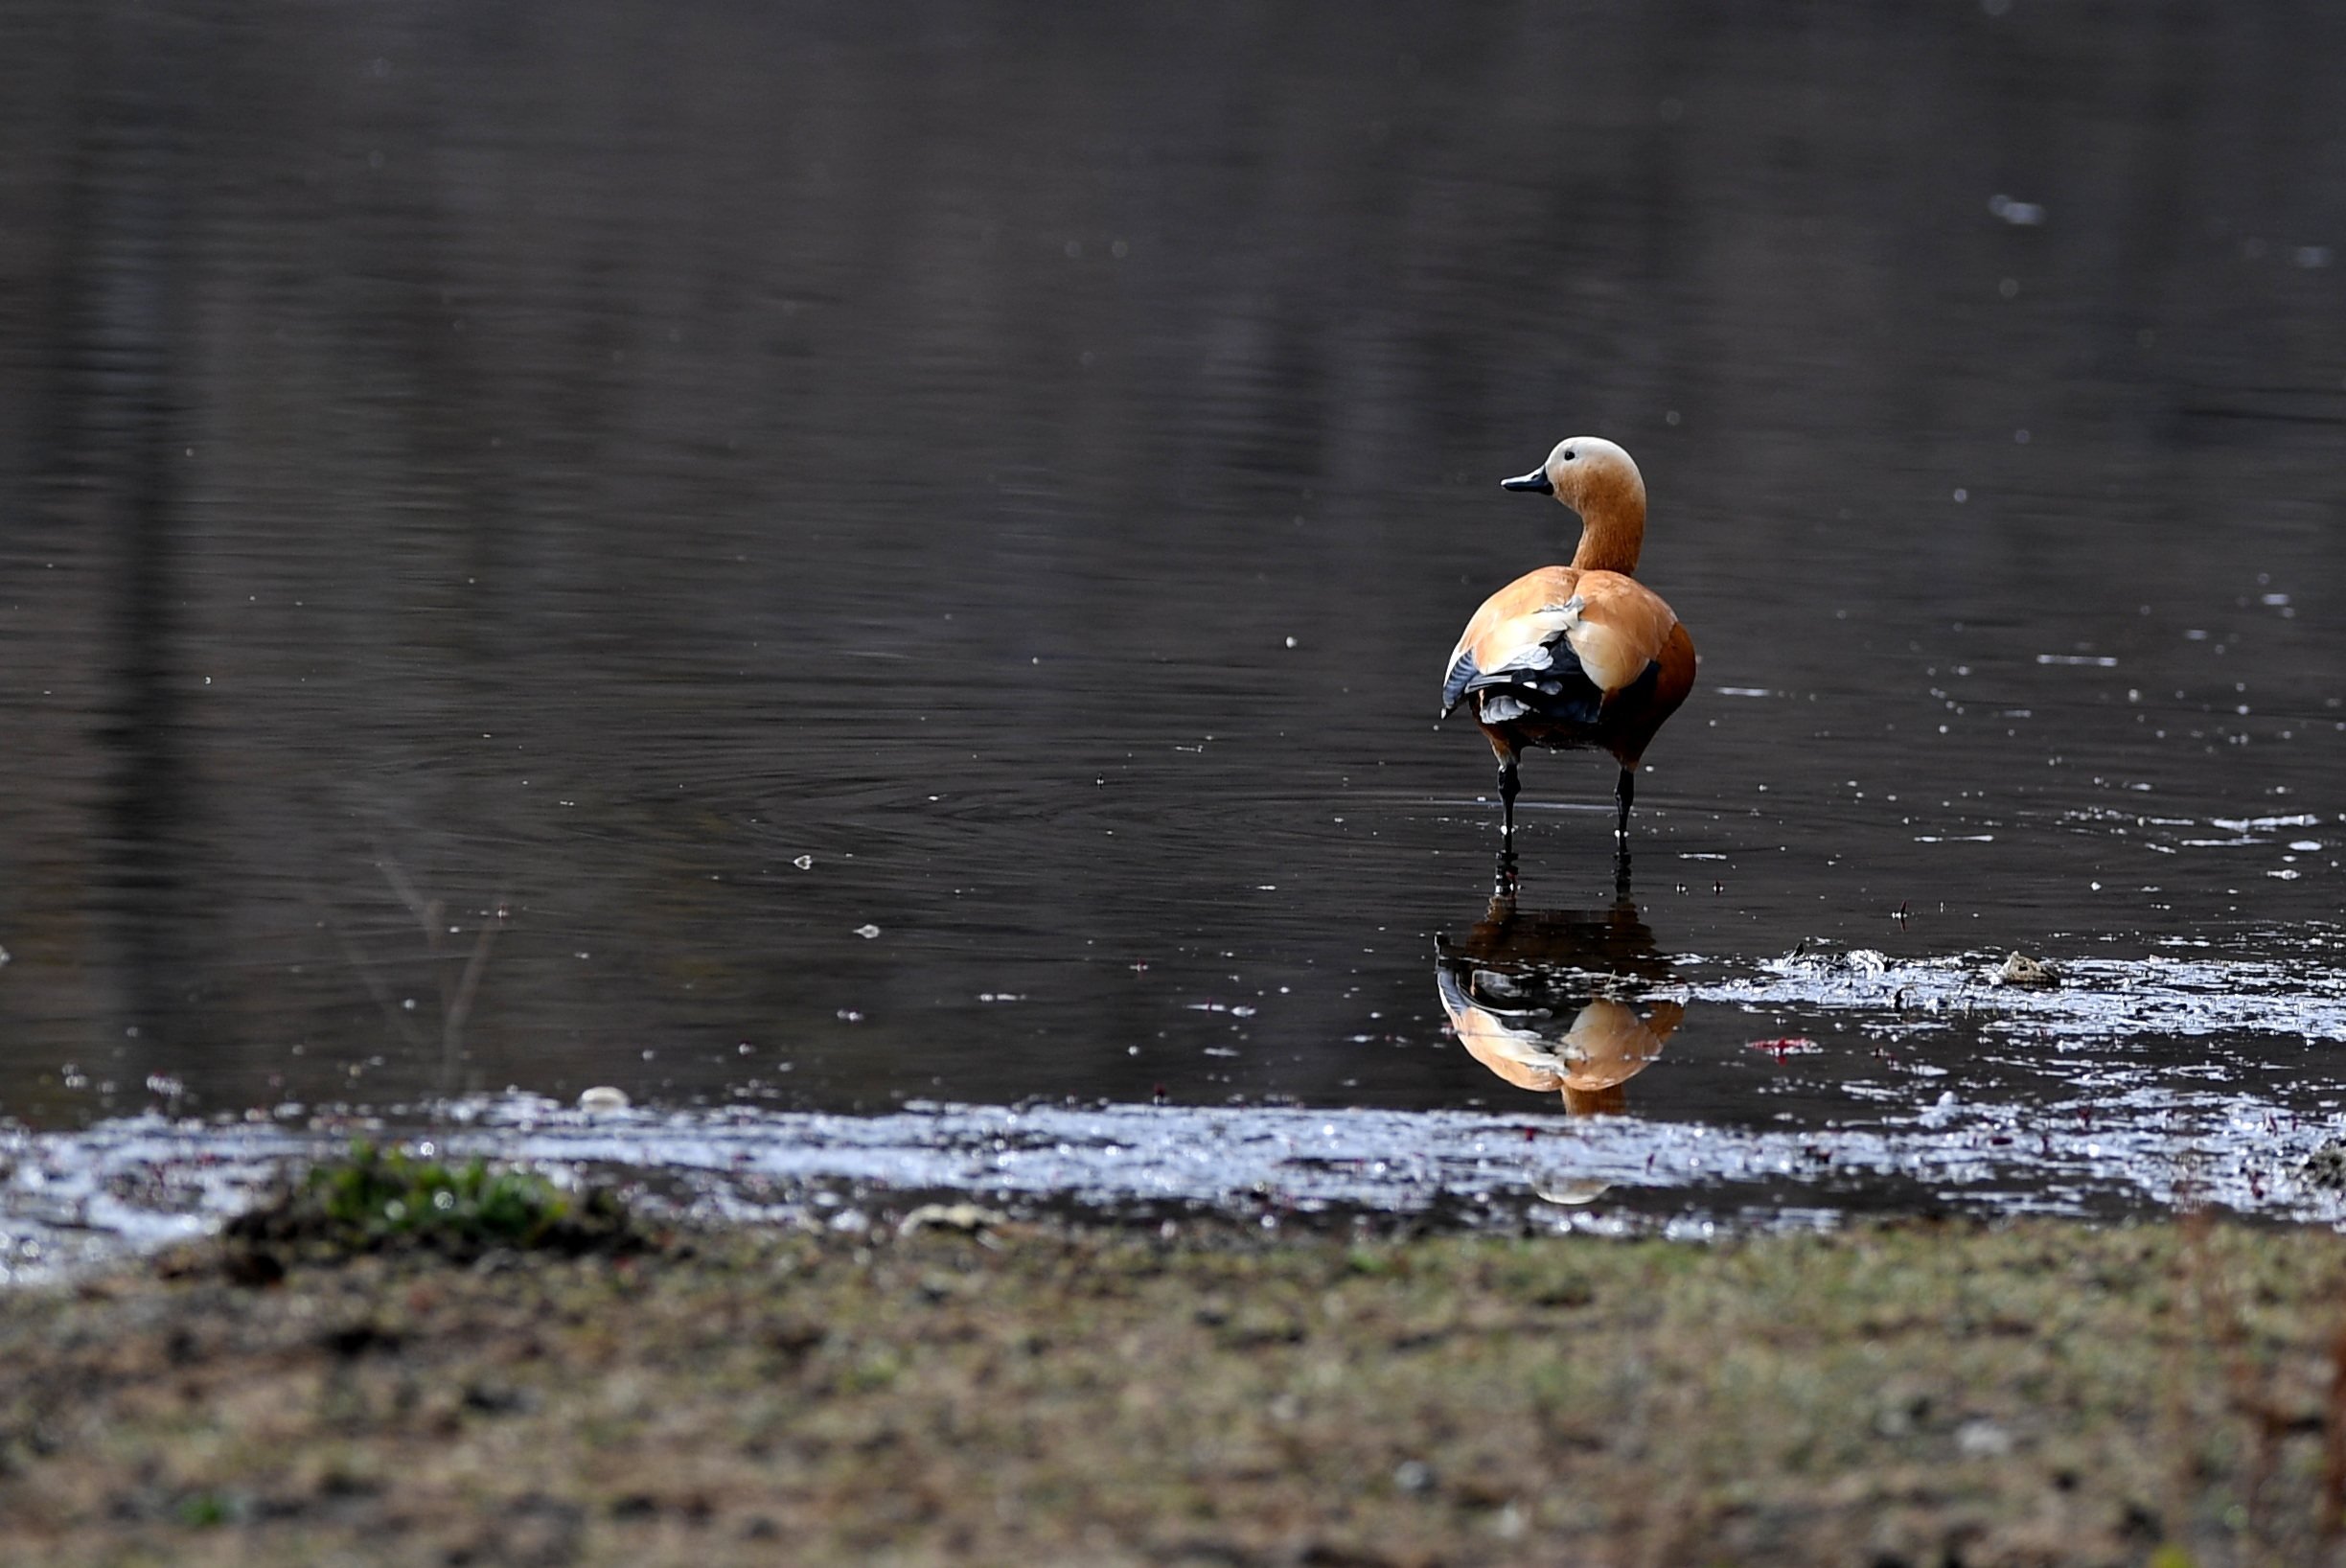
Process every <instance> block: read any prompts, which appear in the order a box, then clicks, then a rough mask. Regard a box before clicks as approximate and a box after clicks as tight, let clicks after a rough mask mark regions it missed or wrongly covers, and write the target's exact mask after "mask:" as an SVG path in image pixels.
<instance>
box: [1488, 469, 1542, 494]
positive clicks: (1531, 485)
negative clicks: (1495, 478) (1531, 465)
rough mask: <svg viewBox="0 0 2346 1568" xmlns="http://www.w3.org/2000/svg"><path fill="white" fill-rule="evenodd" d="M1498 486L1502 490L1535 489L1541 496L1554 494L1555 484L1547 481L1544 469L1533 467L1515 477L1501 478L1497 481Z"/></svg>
mask: <svg viewBox="0 0 2346 1568" xmlns="http://www.w3.org/2000/svg"><path fill="white" fill-rule="evenodd" d="M1499 488H1500V489H1502V490H1536V491H1538V492H1539V493H1540V494H1541V495H1543V496H1553V495H1554V494H1555V486H1554V485H1553V484H1551V483H1549V482H1548V471H1547V470H1546V469H1533V470H1532V471H1531V472H1530V473H1526V474H1523V475H1521V476H1519V477H1517V478H1513V479H1502V480H1500V481H1499Z"/></svg>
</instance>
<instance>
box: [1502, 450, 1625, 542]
mask: <svg viewBox="0 0 2346 1568" xmlns="http://www.w3.org/2000/svg"><path fill="white" fill-rule="evenodd" d="M1499 483H1500V485H1501V487H1502V488H1503V489H1507V490H1529V491H1533V492H1536V493H1537V494H1539V495H1543V496H1554V497H1555V498H1556V499H1557V500H1559V501H1562V502H1563V503H1564V504H1565V505H1566V506H1569V507H1571V508H1572V509H1573V510H1574V511H1575V512H1577V513H1579V514H1580V521H1581V523H1582V525H1583V526H1582V530H1581V540H1580V550H1579V556H1587V557H1589V559H1587V560H1581V559H1579V557H1578V556H1576V557H1575V559H1574V562H1573V564H1574V565H1577V566H1599V565H1601V566H1605V567H1608V568H1610V569H1612V570H1615V571H1631V570H1634V569H1636V566H1637V558H1638V545H1639V542H1641V540H1642V539H1643V538H1644V535H1645V476H1644V475H1642V474H1640V473H1638V466H1637V464H1636V463H1634V462H1632V461H1631V460H1630V457H1629V454H1628V453H1627V452H1625V451H1623V450H1622V449H1621V448H1620V447H1618V446H1616V445H1614V444H1613V443H1612V442H1610V441H1607V440H1606V439H1605V438H1604V437H1602V436H1599V435H1576V436H1567V437H1566V438H1565V439H1563V440H1562V441H1559V442H1557V443H1556V444H1555V450H1553V451H1552V452H1550V453H1549V454H1548V461H1547V462H1545V463H1542V464H1541V465H1540V466H1539V467H1538V468H1535V469H1533V470H1532V471H1531V472H1530V473H1526V474H1523V475H1522V476H1520V477H1518V478H1513V479H1502V480H1500V481H1499Z"/></svg>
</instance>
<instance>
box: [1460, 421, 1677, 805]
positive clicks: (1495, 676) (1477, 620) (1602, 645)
mask: <svg viewBox="0 0 2346 1568" xmlns="http://www.w3.org/2000/svg"><path fill="white" fill-rule="evenodd" d="M1506 483H1507V488H1508V489H1509V490H1530V491H1539V492H1545V493H1548V494H1553V496H1555V497H1556V498H1557V499H1558V500H1560V501H1562V502H1563V503H1564V504H1565V505H1567V506H1569V507H1571V508H1572V509H1573V510H1574V511H1576V512H1577V513H1579V514H1580V519H1581V530H1580V545H1579V548H1578V549H1577V550H1576V551H1575V552H1574V554H1573V560H1572V565H1568V566H1543V567H1541V568H1540V569H1539V570H1537V571H1535V572H1531V573H1530V574H1528V575H1526V576H1523V577H1519V578H1517V579H1516V580H1515V581H1514V582H1512V583H1509V584H1508V585H1507V587H1506V588H1501V589H1500V590H1499V591H1498V592H1496V593H1494V594H1492V595H1491V596H1490V597H1489V598H1488V599H1485V600H1484V602H1483V608H1482V609H1480V610H1478V611H1475V613H1474V618H1473V619H1472V620H1470V621H1468V622H1467V623H1466V631H1465V633H1464V634H1463V635H1461V637H1460V638H1459V642H1458V646H1457V647H1456V648H1454V649H1452V650H1451V651H1450V662H1449V665H1448V666H1447V670H1446V674H1445V679H1444V680H1443V682H1442V712H1443V714H1444V715H1445V716H1446V715H1448V714H1449V713H1450V711H1451V710H1452V709H1454V708H1455V707H1457V706H1458V704H1459V703H1461V701H1465V702H1471V703H1473V704H1474V715H1475V722H1476V723H1477V724H1478V725H1480V726H1482V729H1483V733H1484V736H1485V737H1486V738H1487V739H1488V740H1489V741H1490V746H1491V750H1492V751H1493V752H1494V753H1495V754H1496V755H1497V757H1498V759H1499V797H1500V800H1501V802H1502V807H1503V810H1504V812H1505V817H1504V824H1505V831H1506V832H1507V835H1509V836H1510V837H1511V836H1512V835H1513V833H1514V831H1515V795H1516V789H1517V783H1516V762H1517V759H1518V758H1519V757H1520V756H1521V755H1522V753H1523V752H1524V751H1525V750H1527V749H1530V748H1532V747H1535V746H1544V747H1550V748H1553V749H1576V748H1589V749H1596V750H1600V751H1606V752H1609V753H1611V755H1612V757H1613V760H1614V761H1615V762H1617V763H1619V764H1620V765H1621V778H1620V782H1619V784H1618V785H1617V787H1616V788H1615V791H1614V798H1615V800H1616V801H1617V802H1618V803H1619V807H1620V814H1619V817H1618V819H1617V821H1616V828H1615V831H1616V832H1617V834H1618V835H1619V836H1620V838H1621V839H1622V841H1623V842H1626V841H1627V839H1628V834H1629V804H1630V801H1631V799H1632V798H1633V797H1634V796H1635V794H1636V788H1637V785H1636V779H1637V768H1638V762H1639V759H1640V758H1642V757H1643V756H1644V755H1645V748H1646V747H1647V746H1648V745H1649V744H1650V743H1651V742H1652V740H1653V738H1654V735H1655V733H1656V732H1657V731H1658V730H1660V729H1661V727H1662V725H1663V722H1664V721H1665V720H1667V719H1668V717H1669V716H1670V715H1671V714H1672V713H1674V712H1676V711H1677V710H1678V705H1679V704H1680V703H1684V702H1685V701H1686V699H1687V693H1688V692H1690V691H1691V690H1692V689H1693V685H1694V666H1695V655H1694V643H1693V639H1692V638H1691V637H1689V636H1688V635H1687V630H1686V628H1685V627H1684V626H1681V625H1680V624H1679V622H1678V616H1677V613H1676V612H1675V611H1672V610H1671V609H1670V607H1669V606H1668V604H1666V603H1664V602H1663V600H1662V597H1661V595H1659V594H1657V593H1655V592H1654V591H1653V590H1652V589H1651V588H1647V587H1645V584H1643V583H1640V582H1639V581H1638V580H1637V579H1636V578H1634V577H1632V576H1631V575H1630V573H1632V572H1633V571H1635V570H1636V569H1637V563H1638V553H1639V550H1640V548H1641V546H1642V545H1643V543H1644V542H1645V480H1644V479H1643V478H1642V477H1641V476H1640V475H1639V473H1638V470H1637V465H1636V464H1635V463H1633V462H1631V461H1630V459H1629V454H1628V453H1627V452H1625V451H1623V450H1622V449H1621V448H1619V447H1617V446H1615V445H1614V444H1613V443H1612V442H1610V441H1603V440H1599V439H1598V438H1597V437H1594V436H1575V437H1573V438H1572V439H1570V440H1568V441H1562V442H1558V443H1557V444H1556V449H1555V450H1554V451H1553V452H1551V453H1550V454H1549V456H1548V461H1547V463H1546V464H1545V465H1544V466H1543V467H1542V468H1540V469H1539V470H1536V471H1535V472H1533V473H1527V474H1525V475H1524V476H1523V477H1522V478H1519V479H1509V480H1507V482H1506Z"/></svg>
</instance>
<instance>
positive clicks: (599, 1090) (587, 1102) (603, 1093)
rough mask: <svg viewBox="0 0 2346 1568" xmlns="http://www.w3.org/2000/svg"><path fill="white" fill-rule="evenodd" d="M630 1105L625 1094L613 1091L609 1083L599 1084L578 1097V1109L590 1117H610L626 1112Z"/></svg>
mask: <svg viewBox="0 0 2346 1568" xmlns="http://www.w3.org/2000/svg"><path fill="white" fill-rule="evenodd" d="M628 1104H629V1101H628V1097H627V1095H626V1094H625V1092H623V1091H621V1090H617V1089H613V1088H612V1087H611V1086H610V1085H609V1084H607V1083H604V1084H597V1085H595V1087H593V1088H592V1089H589V1090H587V1091H586V1092H585V1093H583V1094H581V1095H579V1097H578V1108H579V1109H580V1110H582V1111H584V1112H586V1114H587V1115H588V1116H590V1117H591V1116H608V1115H609V1114H610V1113H611V1112H614V1111H624V1110H626V1109H627V1108H628Z"/></svg>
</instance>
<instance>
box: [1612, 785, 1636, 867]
mask: <svg viewBox="0 0 2346 1568" xmlns="http://www.w3.org/2000/svg"><path fill="white" fill-rule="evenodd" d="M1613 798H1614V800H1615V801H1616V802H1617V803H1618V804H1619V805H1620V807H1621V814H1620V816H1618V817H1617V818H1615V819H1614V821H1613V840H1614V842H1616V843H1618V844H1619V845H1621V849H1622V853H1623V854H1627V853H1628V852H1629V802H1630V801H1632V800H1635V799H1636V798H1637V770H1636V769H1635V768H1623V769H1622V771H1621V782H1620V783H1618V784H1616V785H1614V786H1613Z"/></svg>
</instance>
